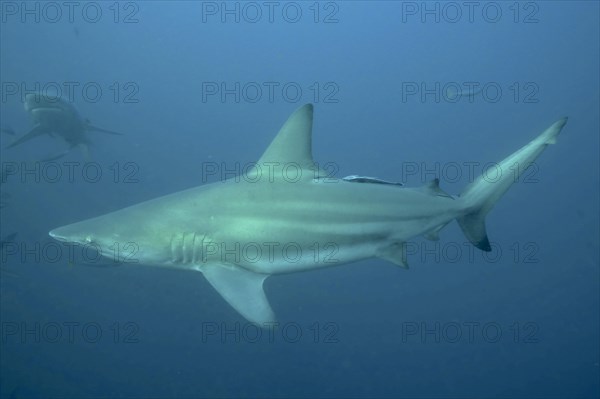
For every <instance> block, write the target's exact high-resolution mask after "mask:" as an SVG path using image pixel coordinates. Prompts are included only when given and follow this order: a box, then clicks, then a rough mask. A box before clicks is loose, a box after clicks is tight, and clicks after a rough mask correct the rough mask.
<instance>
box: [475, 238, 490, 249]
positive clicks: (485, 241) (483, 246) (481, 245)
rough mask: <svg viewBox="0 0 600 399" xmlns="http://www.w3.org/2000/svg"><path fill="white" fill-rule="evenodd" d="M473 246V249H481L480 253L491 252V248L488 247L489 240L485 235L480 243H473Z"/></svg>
mask: <svg viewBox="0 0 600 399" xmlns="http://www.w3.org/2000/svg"><path fill="white" fill-rule="evenodd" d="M474 245H475V247H477V248H479V249H481V250H482V251H485V252H491V251H492V246H491V245H490V240H488V236H487V235H486V236H485V237H483V239H482V240H481V241H478V242H477V243H474Z"/></svg>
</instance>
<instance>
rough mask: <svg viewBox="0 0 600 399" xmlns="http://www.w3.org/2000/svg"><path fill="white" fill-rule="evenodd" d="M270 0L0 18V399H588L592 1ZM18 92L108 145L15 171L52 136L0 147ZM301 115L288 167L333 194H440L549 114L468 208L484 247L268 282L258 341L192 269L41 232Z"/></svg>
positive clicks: (242, 147) (198, 173)
mask: <svg viewBox="0 0 600 399" xmlns="http://www.w3.org/2000/svg"><path fill="white" fill-rule="evenodd" d="M270 4H271V3H267V2H252V3H237V2H230V3H227V4H224V3H222V2H204V3H201V2H191V1H189V2H169V3H166V2H160V1H153V2H143V3H142V2H139V3H134V2H127V3H119V4H117V3H112V2H92V3H77V2H76V3H75V4H74V5H73V9H72V10H70V9H69V7H68V6H67V5H64V4H63V3H62V2H59V3H43V2H27V3H23V2H10V1H2V2H1V3H0V5H1V7H2V24H1V38H0V44H1V49H0V56H1V65H0V71H1V82H2V90H1V93H0V94H1V96H2V99H1V104H0V105H1V123H2V126H3V127H4V128H10V129H12V130H13V131H14V132H15V133H16V135H15V136H11V135H10V134H8V133H2V135H1V140H2V143H1V146H0V147H2V149H1V150H0V151H1V152H0V154H1V157H2V170H3V172H4V174H5V181H4V183H3V184H2V192H3V193H8V195H10V197H8V196H6V197H5V198H3V203H5V206H4V207H3V208H2V210H1V217H2V220H1V222H2V225H1V234H0V237H2V238H3V239H4V238H5V237H7V236H8V235H9V234H11V233H14V232H16V233H17V236H16V238H15V240H14V241H13V242H11V243H10V244H5V245H4V247H3V249H2V265H1V267H2V272H1V274H0V278H1V285H0V288H1V295H2V296H1V307H0V310H1V352H0V367H1V371H0V395H1V397H7V398H9V397H10V398H30V397H31V398H33V397H39V398H44V397H68V398H97V397H122V398H134V397H135V398H142V397H144V398H149V397H152V398H175V397H188V398H191V397H393V398H396V397H411V398H412V397H427V398H430V397H443V398H446V397H461V398H462V397H478V398H479V397H486V398H487V397H556V398H558V397H561V398H562V397H564V398H567V397H568V398H576V397H586V398H587V397H598V396H599V395H600V382H599V369H600V367H599V344H598V343H599V339H598V338H599V318H598V315H599V314H600V312H599V273H598V270H599V242H600V238H599V209H598V203H599V182H600V179H599V131H600V120H599V107H600V104H599V77H598V71H599V70H600V65H599V48H600V45H599V40H600V39H599V37H600V31H599V12H600V11H599V5H598V3H597V2H566V1H554V2H527V3H525V2H522V3H512V2H510V3H509V2H481V3H480V2H475V3H473V4H474V5H473V7H474V8H473V9H472V10H469V8H468V7H467V6H466V5H464V3H463V2H456V3H455V2H449V3H435V2H431V3H422V2H351V3H350V2H348V3H346V2H344V3H342V2H320V3H313V2H292V3H285V2H283V3H280V2H274V3H272V5H270ZM269 7H272V8H269ZM70 11H72V15H70ZM270 11H272V13H271V14H270ZM470 11H472V13H470ZM471 83H472V84H473V85H476V86H469V85H470V84H471ZM69 87H72V88H73V90H72V91H69V90H67V89H68V88H69ZM469 87H479V88H483V91H482V92H481V93H479V94H473V93H475V90H471V94H473V95H469ZM270 88H272V91H270ZM456 88H459V89H460V90H462V92H463V95H462V96H460V97H458V98H454V97H453V96H451V95H449V94H450V93H457V90H455V89H456ZM35 90H42V91H44V90H45V91H48V92H52V91H56V90H59V91H60V94H61V95H62V96H63V97H68V98H69V101H70V102H71V103H72V104H73V105H74V106H75V107H76V108H77V109H78V110H79V112H80V113H81V115H82V116H83V117H86V118H89V119H90V121H91V123H92V124H94V125H97V126H100V127H103V128H106V129H111V130H116V131H119V132H123V133H125V135H123V136H112V135H106V134H103V133H97V132H90V133H89V137H90V139H91V140H92V141H93V146H92V147H91V149H90V154H91V155H90V157H91V161H92V162H93V164H89V163H88V164H86V163H85V162H86V160H85V158H84V155H83V154H82V153H81V152H80V151H78V150H74V151H72V152H71V153H69V154H68V155H67V156H65V157H63V158H61V159H59V160H56V161H54V162H53V163H51V164H42V163H39V162H35V161H36V160H37V159H41V158H43V157H44V156H47V155H49V154H56V153H58V152H60V151H62V150H63V149H64V148H65V147H64V144H63V143H61V142H60V140H59V139H58V138H57V137H54V138H52V137H49V136H43V137H38V138H35V139H33V140H31V141H28V142H26V143H23V144H22V145H19V146H17V147H14V148H11V149H6V148H5V147H6V146H7V145H8V144H9V143H10V142H11V141H12V140H13V139H14V137H17V136H19V135H22V134H24V133H26V132H27V131H29V130H30V129H31V127H32V121H31V119H30V116H29V115H28V114H27V113H26V112H25V111H24V110H23V103H22V101H23V97H24V95H25V94H26V93H27V92H30V91H35ZM308 102H311V103H314V104H315V122H314V139H313V146H314V150H313V153H314V157H315V159H316V160H317V161H318V162H319V163H320V164H323V165H328V167H332V168H333V169H332V170H334V171H335V172H336V174H337V175H338V176H346V175H349V174H362V175H366V176H375V177H378V178H382V179H387V180H391V181H401V182H403V183H405V184H406V185H407V186H418V185H422V184H425V183H426V182H427V181H429V180H431V179H433V178H435V177H439V178H440V180H441V187H442V188H443V189H444V190H445V191H447V192H449V193H451V194H458V193H460V191H461V190H462V189H463V188H464V187H465V185H466V184H468V182H469V181H470V180H472V177H474V176H477V175H479V174H480V173H481V172H482V171H483V170H484V169H485V166H486V163H487V162H493V161H499V160H501V159H502V158H503V157H504V156H506V155H508V154H510V153H511V152H512V151H514V150H516V149H517V148H519V147H520V146H522V145H524V144H525V143H527V142H528V141H529V140H531V139H532V138H533V137H535V135H536V134H538V133H540V132H542V131H543V130H544V129H545V128H546V127H548V126H550V124H551V123H553V122H554V121H555V120H557V119H559V118H561V117H563V116H568V117H569V122H568V124H567V125H566V127H565V128H564V130H563V132H562V134H561V136H560V137H559V140H558V143H557V144H556V145H554V146H549V147H548V148H547V150H546V152H545V153H544V154H543V155H542V156H541V157H540V159H539V160H538V162H537V163H536V165H535V167H534V168H532V169H531V170H530V171H528V172H527V173H526V175H525V177H521V178H520V180H519V182H518V183H517V184H515V185H514V186H513V187H512V189H511V190H510V191H509V192H508V193H507V194H506V195H505V197H503V198H502V200H501V201H500V202H499V203H498V205H497V206H496V208H495V209H494V210H493V211H492V212H491V213H490V214H489V216H488V218H487V230H488V233H489V236H490V239H491V240H492V242H493V244H494V251H493V252H492V253H491V254H489V255H488V254H482V252H480V251H478V250H477V249H474V248H473V247H472V246H470V245H468V244H466V240H465V238H464V237H463V235H462V233H461V231H460V229H459V228H458V226H457V225H456V224H455V223H452V224H450V225H449V226H448V227H446V228H445V229H444V230H443V231H442V232H441V240H440V241H439V242H437V243H435V242H431V241H427V240H424V239H423V238H420V237H418V238H415V239H414V241H412V242H411V244H410V246H409V249H410V253H409V258H408V260H409V263H410V269H409V270H408V271H406V270H402V269H400V268H398V267H396V266H394V265H392V264H390V263H387V262H385V261H383V260H379V259H371V260H368V261H362V262H358V263H355V264H350V265H344V266H341V267H333V268H327V269H322V270H319V271H315V272H310V273H298V274H290V275H283V276H274V277H271V278H269V279H268V280H267V281H266V283H265V290H266V293H267V295H268V297H269V300H270V302H271V304H272V307H273V309H274V311H275V312H276V314H277V316H278V323H279V326H278V327H277V328H273V329H272V330H269V329H265V330H262V331H260V330H256V329H255V328H253V327H252V326H251V325H248V324H247V323H246V322H245V321H244V319H243V318H242V317H241V316H239V315H238V314H237V313H236V312H235V311H234V310H233V309H232V308H231V307H230V306H229V305H228V304H227V303H226V302H225V301H224V300H222V298H221V297H220V296H219V295H218V294H217V293H216V291H214V289H213V288H212V287H211V286H210V285H209V284H208V283H207V282H206V280H205V279H204V277H203V276H202V275H201V274H200V273H194V272H186V271H172V270H167V269H155V268H150V267H144V266H143V265H126V266H120V267H110V266H107V265H104V264H102V262H83V261H82V257H84V255H85V254H81V253H77V254H75V255H73V256H72V255H71V254H69V253H67V252H66V250H65V247H61V246H60V244H56V242H54V241H52V240H51V238H50V237H48V235H47V234H48V231H50V230H51V229H53V228H55V227H58V226H62V225H65V224H69V223H72V222H75V221H78V220H82V219H86V218H90V217H93V216H98V215H101V214H104V213H107V212H110V211H113V210H117V209H120V208H123V207H125V206H128V205H132V204H135V203H138V202H141V201H144V200H147V199H151V198H154V197H158V196H161V195H165V194H168V193H171V192H175V191H178V190H181V189H184V188H188V187H193V186H196V185H199V184H202V183H203V182H206V181H216V180H219V179H220V177H221V176H220V175H218V174H217V175H210V176H207V175H206V171H207V169H206V167H207V165H211V166H215V165H216V166H217V167H218V168H219V169H220V171H221V172H222V171H223V169H221V168H222V167H223V166H224V167H228V168H231V169H233V170H234V171H235V167H236V166H237V165H242V166H243V165H246V164H247V162H251V161H255V160H257V159H258V158H259V157H260V155H261V153H262V151H264V149H265V148H266V147H267V145H268V144H269V142H270V140H271V139H272V138H273V137H274V135H275V134H276V132H277V131H278V129H279V127H280V126H281V124H282V123H283V122H284V121H285V120H286V118H287V116H288V115H289V114H290V113H291V112H292V111H293V110H294V109H296V108H297V107H298V106H300V105H301V104H304V103H308ZM488 166H489V165H488ZM69 171H72V172H73V173H72V175H69ZM471 172H473V173H471ZM97 173H101V175H97ZM15 245H16V246H15ZM15 248H16V250H15ZM57 248H59V249H61V248H62V251H58V252H57V251H56V249H57ZM53 251H54V252H53ZM90 263H91V264H90ZM94 263H95V264H94Z"/></svg>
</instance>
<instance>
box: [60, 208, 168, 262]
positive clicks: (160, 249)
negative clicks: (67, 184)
mask: <svg viewBox="0 0 600 399" xmlns="http://www.w3.org/2000/svg"><path fill="white" fill-rule="evenodd" d="M160 229H161V226H160V224H159V223H157V221H156V220H155V219H153V218H146V220H142V219H140V217H139V212H138V211H137V210H136V209H128V208H125V209H122V210H120V211H117V212H112V213H109V214H106V215H102V216H98V217H95V218H91V219H87V220H83V221H81V222H77V223H73V224H69V225H66V226H62V227H58V228H56V229H54V230H52V231H50V232H49V235H50V236H51V237H52V238H54V239H56V240H58V241H61V242H65V243H69V244H77V245H79V246H83V247H84V248H83V250H82V253H84V252H83V251H86V252H85V253H86V254H87V253H88V252H87V251H90V252H89V253H90V254H92V253H93V252H94V251H96V252H97V255H89V256H88V257H91V258H94V259H99V258H100V257H103V258H105V260H108V261H112V262H113V263H140V262H142V263H144V264H151V265H152V264H164V263H167V262H169V261H170V252H169V248H170V237H168V236H164V235H161V234H160V233H157V234H152V232H157V231H160ZM149 233H150V234H149Z"/></svg>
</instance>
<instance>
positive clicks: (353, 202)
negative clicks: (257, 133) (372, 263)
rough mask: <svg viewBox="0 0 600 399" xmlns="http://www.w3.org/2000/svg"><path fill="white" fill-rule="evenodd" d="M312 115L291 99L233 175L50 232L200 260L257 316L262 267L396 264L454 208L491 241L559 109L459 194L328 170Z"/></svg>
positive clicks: (167, 257) (267, 312) (191, 265)
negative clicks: (489, 226) (497, 217)
mask: <svg viewBox="0 0 600 399" xmlns="http://www.w3.org/2000/svg"><path fill="white" fill-rule="evenodd" d="M312 121H313V107H312V105H310V104H307V105H304V106H302V107H300V108H299V109H298V110H296V111H295V112H294V113H293V114H292V115H291V116H290V117H289V119H288V120H287V122H286V123H285V124H284V126H283V127H282V128H281V130H280V131H279V133H278V135H277V136H276V137H275V139H274V140H273V142H272V143H271V145H270V146H269V148H268V149H267V150H266V152H265V153H264V154H263V156H262V157H261V159H260V160H259V161H258V162H257V163H256V166H255V167H254V169H253V170H252V171H251V172H250V173H248V175H247V176H245V177H244V178H243V179H240V178H232V179H229V180H226V181H223V182H217V183H212V184H207V185H203V186H199V187H195V188H191V189H188V190H185V191H181V192H177V193H174V194H171V195H167V196H164V197H160V198H156V199H153V200H150V201H146V202H142V203H140V204H137V205H133V206H130V207H128V208H124V209H121V210H118V211H116V212H112V213H108V214H106V215H103V216H99V217H96V218H92V219H88V220H84V221H82V222H78V223H74V224H70V225H67V226H64V227H60V228H57V229H55V230H52V231H51V232H50V233H49V234H50V236H52V237H54V238H55V239H57V240H61V241H66V242H72V243H78V244H81V245H94V246H96V248H100V249H101V250H102V254H103V255H106V256H111V255H113V254H114V251H109V250H108V249H107V248H109V247H111V248H114V246H115V245H117V246H119V247H122V248H125V247H127V248H129V249H128V252H127V251H126V252H127V253H128V254H129V255H130V257H131V258H132V259H135V261H136V262H139V263H140V264H144V265H152V266H161V267H169V268H185V269H191V270H196V271H200V272H201V273H202V274H203V275H204V276H205V277H206V279H207V280H208V281H209V283H210V284H211V285H212V286H213V287H214V288H215V289H216V290H217V291H218V292H219V293H220V294H221V295H222V296H223V298H224V299H225V300H227V302H228V303H229V304H230V305H231V306H232V307H233V308H235V309H236V310H237V311H238V312H239V313H241V314H242V315H243V316H244V317H245V318H246V319H247V320H249V321H251V322H255V323H259V324H260V323H266V322H270V321H273V320H274V319H275V316H274V314H273V311H272V310H271V307H270V305H269V302H268V300H267V298H266V296H265V293H264V290H263V282H264V280H265V279H266V278H267V277H269V276H270V275H273V274H281V273H291V272H299V271H308V270H314V269H319V268H322V267H328V266H334V265H340V264H344V263H349V262H354V261H358V260H362V259H368V258H373V257H377V258H381V259H385V260H388V261H390V262H392V263H394V264H396V265H399V266H401V267H405V268H406V267H408V266H407V262H406V249H405V243H406V242H407V241H408V240H410V239H411V238H413V237H415V236H418V235H422V234H424V235H426V236H427V237H428V238H431V239H437V238H438V237H437V236H438V232H439V230H441V229H442V228H443V227H444V226H446V225H447V224H448V223H450V222H451V221H453V220H455V219H456V220H457V221H458V223H459V224H460V226H461V228H462V230H463V232H464V233H465V235H466V236H467V238H468V239H469V240H470V241H471V242H472V243H473V244H474V245H475V246H476V247H478V248H480V249H481V250H484V251H490V250H491V248H490V243H489V241H488V238H487V234H486V230H485V222H484V218H485V215H486V214H487V213H488V212H489V211H490V210H491V208H492V207H493V206H494V204H495V203H496V202H497V200H498V199H499V198H500V197H501V196H502V194H504V192H506V191H507V190H508V188H509V187H510V186H511V184H512V183H513V182H514V180H515V179H516V177H518V175H520V174H521V173H522V172H523V171H524V170H525V169H526V168H527V166H529V165H530V164H531V163H532V162H533V161H534V160H535V159H536V158H537V157H538V156H539V155H540V154H541V152H542V151H543V150H544V149H545V147H546V146H547V145H548V144H552V143H554V142H555V139H556V136H557V135H558V133H559V132H560V130H561V129H562V127H563V126H564V125H565V123H566V118H564V119H561V120H559V121H557V122H556V123H554V124H553V125H552V126H550V127H549V128H548V129H547V130H546V131H544V132H543V133H542V134H540V135H539V136H538V137H537V138H536V139H534V140H533V141H531V142H530V143H529V144H527V145H526V146H524V147H523V148H521V149H520V150H518V151H517V152H515V153H513V154H512V155H510V156H509V157H507V158H506V159H505V160H503V161H502V162H500V163H499V164H498V167H499V168H500V169H501V170H504V171H506V172H507V173H505V174H504V175H503V177H502V178H500V179H498V180H495V181H494V182H490V181H489V180H486V179H484V178H483V177H480V178H479V179H477V180H475V181H474V182H473V183H471V184H470V185H469V186H467V188H466V189H465V190H464V191H463V193H461V195H460V197H453V196H451V195H448V194H447V193H445V192H443V191H442V190H441V189H440V188H439V185H438V181H437V179H436V180H434V181H432V182H430V183H429V184H426V185H425V186H424V187H419V188H404V187H401V186H399V185H397V184H382V181H381V180H379V179H375V178H361V177H357V176H350V177H349V178H346V179H335V178H331V177H329V176H327V175H326V173H324V172H323V171H321V170H319V168H318V166H317V165H316V163H315V162H314V161H313V158H312V148H311V137H312ZM515 163H517V164H518V166H519V167H518V168H516V169H515ZM509 171H510V173H508V172H509ZM515 171H516V172H515ZM385 183H387V182H385ZM104 249H106V250H105V251H104ZM120 260H123V259H120Z"/></svg>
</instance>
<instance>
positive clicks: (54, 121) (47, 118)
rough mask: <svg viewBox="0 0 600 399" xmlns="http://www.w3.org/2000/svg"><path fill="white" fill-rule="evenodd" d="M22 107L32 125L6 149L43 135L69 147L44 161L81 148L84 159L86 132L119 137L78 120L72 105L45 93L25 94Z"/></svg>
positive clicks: (86, 149) (86, 142)
mask: <svg viewBox="0 0 600 399" xmlns="http://www.w3.org/2000/svg"><path fill="white" fill-rule="evenodd" d="M24 107H25V111H26V112H28V113H29V114H30V115H31V118H32V119H33V122H34V126H33V128H32V129H31V130H30V131H29V132H28V133H26V134H24V135H23V136H21V137H19V138H18V139H16V140H15V141H13V142H12V143H11V144H10V145H8V146H7V147H6V148H12V147H15V146H17V145H19V144H22V143H24V142H25V141H28V140H31V139H32V138H34V137H37V136H41V135H43V134H48V135H50V136H54V135H58V136H60V137H62V138H63V139H64V141H65V142H66V143H67V145H68V146H69V148H68V149H67V150H66V151H64V152H61V153H59V154H56V155H53V156H51V157H49V158H47V159H44V161H50V160H54V159H58V158H61V157H63V156H65V155H66V154H68V153H69V152H70V151H71V150H72V149H73V148H75V147H80V148H81V150H82V151H83V153H84V156H85V157H86V158H87V157H88V146H89V144H90V143H91V142H90V140H89V139H88V137H87V136H86V134H85V133H86V132H88V131H97V132H103V133H109V134H116V135H122V133H118V132H114V131H112V130H106V129H102V128H99V127H97V126H93V125H91V124H90V121H89V120H87V119H83V118H81V116H80V115H79V112H77V110H76V109H75V107H74V106H73V105H71V104H70V103H68V102H66V101H65V100H63V99H62V98H61V97H59V96H54V95H50V94H45V93H28V94H26V95H25V102H24Z"/></svg>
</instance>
